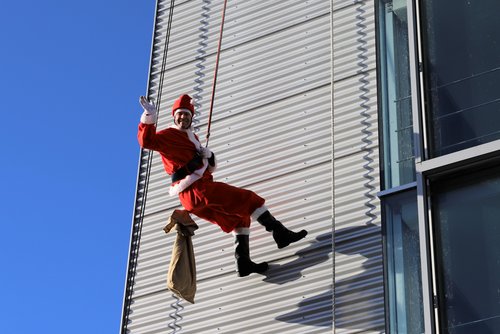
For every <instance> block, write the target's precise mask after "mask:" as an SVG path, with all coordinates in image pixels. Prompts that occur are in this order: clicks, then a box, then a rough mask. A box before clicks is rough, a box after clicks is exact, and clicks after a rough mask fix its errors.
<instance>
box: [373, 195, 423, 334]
mask: <svg viewBox="0 0 500 334" xmlns="http://www.w3.org/2000/svg"><path fill="white" fill-rule="evenodd" d="M383 201H384V202H383V203H384V229H385V253H386V262H385V263H386V267H385V268H386V269H385V270H386V277H387V280H386V282H387V283H386V284H387V290H386V291H387V305H388V319H389V321H388V327H389V333H422V332H423V328H424V327H423V309H422V285H421V271H420V247H419V234H418V217H417V194H416V191H415V190H412V191H409V192H405V193H400V194H396V195H391V196H389V197H388V198H384V199H383Z"/></svg>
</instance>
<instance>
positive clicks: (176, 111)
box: [174, 108, 193, 116]
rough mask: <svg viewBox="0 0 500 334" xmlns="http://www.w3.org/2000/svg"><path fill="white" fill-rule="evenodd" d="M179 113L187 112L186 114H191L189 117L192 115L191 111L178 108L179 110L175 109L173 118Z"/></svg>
mask: <svg viewBox="0 0 500 334" xmlns="http://www.w3.org/2000/svg"><path fill="white" fill-rule="evenodd" d="M181 111H183V112H188V113H190V114H191V116H192V115H193V113H192V112H191V110H189V109H186V108H179V109H176V110H175V111H174V116H175V114H177V113H178V112H181Z"/></svg>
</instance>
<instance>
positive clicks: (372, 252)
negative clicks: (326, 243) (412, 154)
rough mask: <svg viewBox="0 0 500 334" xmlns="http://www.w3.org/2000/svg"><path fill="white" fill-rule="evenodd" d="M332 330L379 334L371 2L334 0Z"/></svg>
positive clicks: (381, 305) (380, 273) (380, 299)
mask: <svg viewBox="0 0 500 334" xmlns="http://www.w3.org/2000/svg"><path fill="white" fill-rule="evenodd" d="M332 12H333V95H334V107H333V110H334V112H333V115H334V124H335V125H334V175H335V177H334V207H335V212H334V217H335V218H334V220H335V234H334V247H335V283H334V290H335V292H334V295H335V332H336V333H380V332H384V330H385V328H384V317H385V316H384V291H383V264H382V260H383V258H382V244H381V233H380V204H379V202H378V199H377V198H376V193H377V191H379V189H380V187H379V165H378V163H379V157H378V139H377V138H378V135H377V86H376V61H375V53H376V48H375V19H374V18H375V14H374V1H344V0H340V1H338V0H334V1H333V6H332Z"/></svg>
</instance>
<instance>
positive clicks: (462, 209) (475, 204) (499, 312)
mask: <svg viewBox="0 0 500 334" xmlns="http://www.w3.org/2000/svg"><path fill="white" fill-rule="evenodd" d="M499 175H500V170H499V169H498V168H496V169H495V170H491V171H482V172H478V173H476V174H474V175H469V176H467V178H463V177H461V178H454V179H453V180H450V181H443V182H440V183H437V184H435V185H433V186H432V188H433V189H434V190H433V192H434V195H433V197H432V205H433V218H434V219H433V222H434V226H435V231H436V233H435V235H436V238H437V242H436V262H437V264H436V266H437V268H436V269H437V270H436V271H437V278H438V280H437V281H438V300H439V314H440V326H441V332H442V333H457V334H462V333H463V334H465V333H467V334H469V333H500V176H499Z"/></svg>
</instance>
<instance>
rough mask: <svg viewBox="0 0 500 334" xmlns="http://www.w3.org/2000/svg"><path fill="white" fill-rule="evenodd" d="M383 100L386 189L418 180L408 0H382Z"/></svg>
mask: <svg viewBox="0 0 500 334" xmlns="http://www.w3.org/2000/svg"><path fill="white" fill-rule="evenodd" d="M378 6H379V10H378V12H379V17H378V23H379V28H378V29H379V33H378V35H379V38H378V42H379V48H378V50H379V55H378V59H379V66H378V68H379V87H380V89H379V100H380V104H379V105H380V108H381V111H380V113H379V114H380V117H381V119H382V122H381V123H380V124H381V137H382V138H383V140H382V143H383V154H382V155H383V167H382V169H383V178H384V188H385V189H388V188H392V187H397V186H399V185H402V184H406V183H411V182H413V181H414V180H415V157H414V151H413V122H412V114H411V95H410V92H411V90H410V70H409V54H408V20H407V12H406V11H407V8H406V0H394V1H387V0H380V1H379V2H378Z"/></svg>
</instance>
